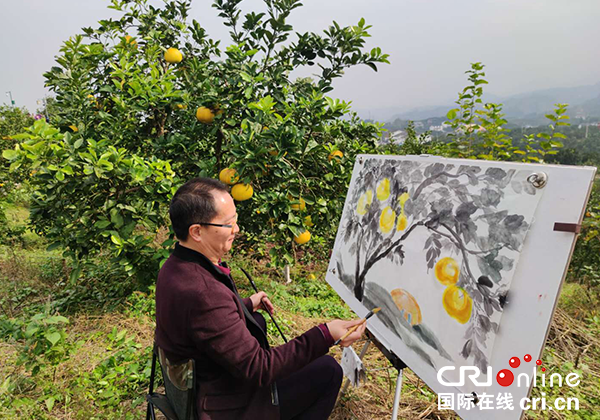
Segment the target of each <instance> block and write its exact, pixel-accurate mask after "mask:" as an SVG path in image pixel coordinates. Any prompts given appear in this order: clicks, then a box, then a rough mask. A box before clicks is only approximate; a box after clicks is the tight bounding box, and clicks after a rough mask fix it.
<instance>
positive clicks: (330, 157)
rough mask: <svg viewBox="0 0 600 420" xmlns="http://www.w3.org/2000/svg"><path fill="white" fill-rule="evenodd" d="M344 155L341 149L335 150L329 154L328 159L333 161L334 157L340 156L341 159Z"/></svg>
mask: <svg viewBox="0 0 600 420" xmlns="http://www.w3.org/2000/svg"><path fill="white" fill-rule="evenodd" d="M343 157H344V153H342V151H341V150H334V151H333V152H331V153H330V154H329V156H328V157H327V160H328V161H330V162H331V160H332V159H333V158H338V159H341V158H343Z"/></svg>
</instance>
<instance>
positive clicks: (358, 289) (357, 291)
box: [354, 221, 427, 301]
mask: <svg viewBox="0 0 600 420" xmlns="http://www.w3.org/2000/svg"><path fill="white" fill-rule="evenodd" d="M426 223H427V222H426V221H421V222H418V223H415V224H413V225H412V226H411V227H410V228H408V230H407V231H406V232H404V234H403V235H402V236H401V237H400V238H399V239H398V240H397V241H395V242H393V243H392V244H391V245H390V246H389V247H388V248H387V249H385V250H383V251H381V248H382V245H379V247H378V248H377V251H376V252H374V253H373V254H372V255H371V257H369V258H368V260H367V261H366V263H365V266H364V267H363V270H362V272H361V273H360V276H358V277H357V278H356V283H355V286H354V295H355V296H356V298H357V299H358V300H360V301H362V298H363V293H364V282H365V276H366V275H367V272H368V271H369V270H370V269H371V267H373V265H374V264H375V263H376V262H378V261H380V260H382V259H383V258H385V257H386V256H387V255H388V254H389V253H390V252H391V251H392V250H393V249H394V248H396V247H397V246H398V245H400V243H401V242H402V241H404V240H405V239H406V238H408V236H409V235H410V234H411V233H412V232H413V231H414V230H415V228H417V227H418V226H425V224H426ZM379 251H381V252H379Z"/></svg>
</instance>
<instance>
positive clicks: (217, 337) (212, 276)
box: [155, 178, 365, 420]
mask: <svg viewBox="0 0 600 420" xmlns="http://www.w3.org/2000/svg"><path fill="white" fill-rule="evenodd" d="M169 216H170V218H171V223H172V226H173V230H174V231H175V234H176V236H177V239H178V240H179V242H178V243H177V244H176V245H175V250H174V251H173V253H172V255H171V256H170V257H169V259H168V260H167V261H166V262H165V264H164V265H163V267H162V268H161V270H160V273H159V275H158V281H157V285H156V332H155V340H156V343H157V344H158V346H159V347H161V348H162V349H163V351H164V352H165V355H166V357H167V359H169V361H170V362H171V363H177V362H178V361H182V360H187V359H190V358H193V359H194V360H195V365H196V377H197V384H196V385H197V389H198V394H197V401H196V403H197V404H196V408H197V417H198V419H199V420H208V419H211V420H225V419H231V420H233V419H236V420H245V419H248V420H249V419H252V420H254V419H265V420H271V419H273V420H277V419H281V420H287V419H297V420H301V419H311V420H319V419H326V418H328V417H329V414H330V413H331V411H332V409H333V406H334V404H335V400H336V397H337V394H338V391H339V388H340V385H341V381H342V372H341V368H340V366H339V364H338V363H337V362H336V361H335V359H333V358H332V357H330V356H326V354H327V353H328V351H329V347H330V346H331V345H333V343H334V341H335V340H337V339H339V338H341V337H342V336H343V335H344V334H345V333H346V332H347V331H348V329H349V328H350V327H352V326H354V325H356V324H357V323H359V322H360V321H358V320H356V321H342V320H334V321H331V322H328V323H327V324H321V325H319V326H316V327H314V328H311V329H310V330H308V331H306V332H305V333H304V334H302V335H300V336H298V337H296V338H294V339H293V340H291V341H290V342H288V343H286V344H284V345H281V346H278V347H275V348H271V347H270V346H269V343H268V341H267V336H266V321H265V319H264V318H263V317H262V315H260V314H259V313H258V312H256V310H257V309H258V308H259V306H260V305H261V302H263V303H264V304H265V306H266V307H267V308H268V309H269V310H273V305H272V304H271V302H270V301H269V298H268V297H267V295H266V293H265V292H259V293H256V294H254V295H252V296H250V297H248V298H244V299H243V298H241V297H240V296H239V294H238V291H237V289H236V286H235V283H234V282H233V279H232V278H231V275H230V270H229V268H227V265H226V264H225V263H224V262H222V261H221V258H222V257H223V256H224V255H225V254H226V253H227V252H228V251H229V250H230V249H231V245H232V243H233V241H234V239H235V236H236V234H237V232H239V227H238V224H237V213H236V208H235V203H234V201H233V199H232V198H231V196H230V195H229V193H228V190H227V187H226V186H225V185H224V184H222V183H220V182H219V181H217V180H214V179H210V178H194V179H192V180H190V181H188V182H187V183H185V184H184V185H183V186H181V187H180V188H179V190H177V192H176V193H175V195H174V197H173V199H172V201H171V205H170V208H169ZM364 329H365V326H364V325H361V326H360V327H359V328H358V329H357V330H356V331H355V332H353V333H352V334H350V335H349V336H348V337H347V338H345V339H344V340H343V341H342V342H341V344H342V345H343V346H348V345H350V344H352V343H353V342H354V341H356V340H357V339H358V338H360V336H361V335H362V333H363V332H364Z"/></svg>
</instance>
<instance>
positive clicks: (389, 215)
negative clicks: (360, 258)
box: [379, 206, 396, 233]
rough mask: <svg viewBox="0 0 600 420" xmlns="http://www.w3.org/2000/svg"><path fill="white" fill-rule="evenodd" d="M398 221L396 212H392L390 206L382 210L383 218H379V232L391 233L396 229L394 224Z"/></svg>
mask: <svg viewBox="0 0 600 420" xmlns="http://www.w3.org/2000/svg"><path fill="white" fill-rule="evenodd" d="M395 221H396V212H395V211H394V210H392V208H391V207H390V206H387V207H386V208H384V209H383V210H381V216H380V217H379V230H381V232H383V233H390V232H391V231H392V229H393V228H394V222H395Z"/></svg>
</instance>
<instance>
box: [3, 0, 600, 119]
mask: <svg viewBox="0 0 600 420" xmlns="http://www.w3.org/2000/svg"><path fill="white" fill-rule="evenodd" d="M0 4H1V6H0V7H1V13H0V47H1V51H2V54H1V57H2V60H1V65H0V93H1V94H2V103H8V97H7V96H6V95H5V92H6V91H9V90H10V91H11V92H12V95H13V99H14V100H15V101H16V104H17V105H18V106H26V107H27V108H29V109H30V110H32V111H33V110H35V109H36V107H37V105H36V100H38V99H40V98H42V97H43V96H44V95H45V94H46V93H47V91H46V90H45V88H44V86H43V84H44V79H43V76H42V74H43V73H44V72H45V71H47V70H48V69H49V68H50V67H51V66H52V65H53V63H54V56H55V55H56V54H58V50H59V48H60V46H61V43H62V42H63V41H64V40H65V39H67V38H68V37H69V36H71V35H74V34H77V33H80V32H81V31H80V28H81V27H84V26H96V22H97V21H98V20H99V19H105V18H108V17H111V16H116V12H114V11H112V10H110V9H107V8H106V6H107V5H108V4H109V2H108V1H106V0H15V1H10V0H2V1H1V3H0ZM210 4H211V1H209V0H204V1H200V0H196V1H195V2H194V3H193V6H192V14H191V15H192V17H193V18H195V19H197V20H198V21H199V22H200V23H201V24H202V25H203V26H204V27H205V28H206V29H207V31H208V33H209V34H210V35H211V37H213V38H217V39H224V40H227V39H228V35H227V34H228V30H227V28H226V27H224V26H223V25H222V23H221V19H220V18H219V17H217V13H216V10H215V9H214V8H211V7H210ZM262 4H263V2H262V1H260V0H245V1H243V2H242V8H243V10H244V11H250V10H257V9H262V8H263V7H262ZM361 17H364V18H365V19H366V21H367V24H370V25H372V26H373V27H372V28H371V30H370V32H371V35H372V37H371V38H370V39H369V42H368V45H367V46H368V48H369V49H370V48H372V47H374V46H378V47H381V49H382V50H383V52H385V53H388V54H390V62H391V64H390V65H381V66H380V69H379V72H377V73H375V72H374V71H372V70H371V69H369V68H367V67H360V68H354V69H351V70H349V71H347V73H346V74H345V75H344V77H343V78H342V79H341V80H338V81H337V82H336V83H335V85H334V86H335V90H334V91H333V92H331V96H335V97H338V98H341V99H345V100H351V101H353V107H354V108H355V109H357V110H373V112H374V113H377V110H379V109H382V108H391V107H393V108H396V109H398V110H408V109H411V108H415V107H421V106H429V105H445V104H448V103H451V102H452V101H454V100H455V98H456V95H457V92H458V91H459V90H460V89H462V88H463V87H464V86H465V85H466V78H465V74H464V72H465V70H467V69H468V68H469V63H471V62H475V61H481V62H483V63H484V64H485V65H486V71H487V80H488V81H489V82H490V85H489V86H487V87H486V89H487V90H488V91H489V92H491V93H494V94H496V95H500V96H508V95H512V94H516V93H521V92H527V91H532V90H538V89H545V88H552V87H572V86H580V85H589V84H595V83H598V82H600V53H599V49H598V48H599V44H598V41H599V40H600V1H598V0H571V1H564V0H452V1H450V0H387V1H383V0H369V1H364V0H363V1H356V0H305V1H304V6H303V7H301V8H299V9H296V10H295V11H294V12H293V14H292V19H291V23H292V25H293V26H294V29H295V30H296V31H299V32H304V31H313V32H321V31H322V30H323V29H325V28H327V26H328V25H329V24H330V23H331V21H332V20H335V21H337V22H338V23H339V24H341V25H352V24H356V23H357V22H358V21H359V20H360V18H361Z"/></svg>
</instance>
